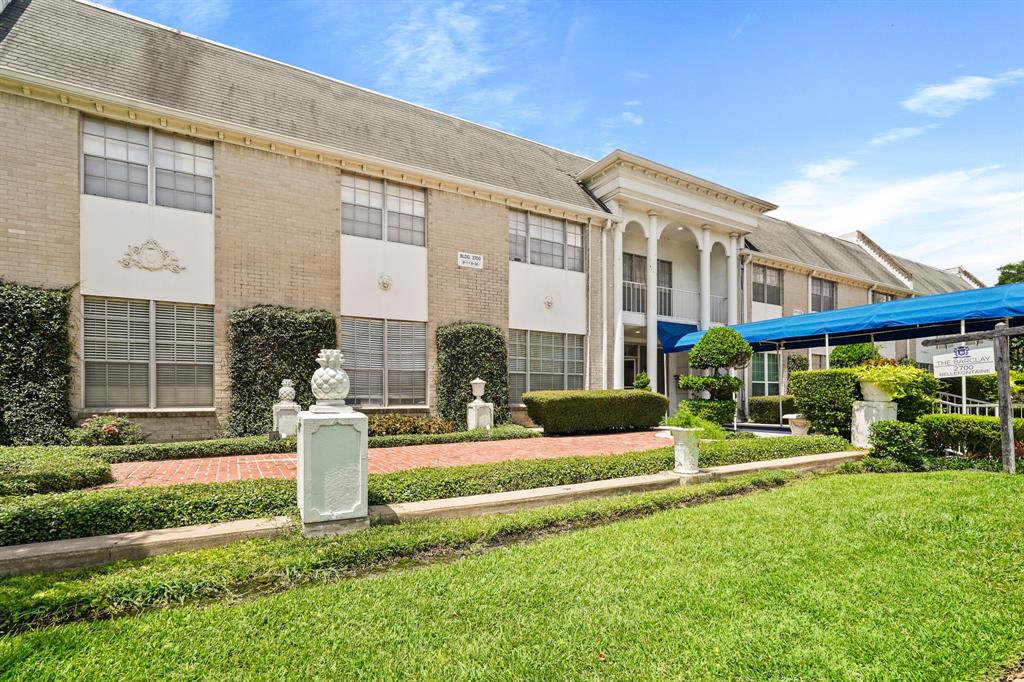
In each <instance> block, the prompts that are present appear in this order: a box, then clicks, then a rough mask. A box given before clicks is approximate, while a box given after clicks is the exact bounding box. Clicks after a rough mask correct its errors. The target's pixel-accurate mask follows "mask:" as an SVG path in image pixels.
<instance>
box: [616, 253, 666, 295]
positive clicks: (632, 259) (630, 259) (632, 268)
mask: <svg viewBox="0 0 1024 682" xmlns="http://www.w3.org/2000/svg"><path fill="white" fill-rule="evenodd" d="M622 281H623V282H632V283H634V284H646V283H647V256H638V255H637V254H635V253H623V254H622ZM658 286H659V287H661V288H664V289H671V288H672V261H667V260H661V259H660V258H659V259H658Z"/></svg>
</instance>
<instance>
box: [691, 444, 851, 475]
mask: <svg viewBox="0 0 1024 682" xmlns="http://www.w3.org/2000/svg"><path fill="white" fill-rule="evenodd" d="M851 447H852V446H851V445H850V443H849V442H848V441H847V440H846V439H844V438H840V437H838V436H779V437H778V438H754V439H753V440H750V439H740V440H728V439H727V440H720V441H711V442H709V443H701V444H700V455H699V457H698V459H697V463H698V464H699V465H700V466H701V468H704V467H717V466H725V465H726V464H742V463H744V462H764V461H767V460H771V459H783V458H785V457H800V456H802V455H821V454H825V453H828V452H844V451H846V450H849V449H850V448H851Z"/></svg>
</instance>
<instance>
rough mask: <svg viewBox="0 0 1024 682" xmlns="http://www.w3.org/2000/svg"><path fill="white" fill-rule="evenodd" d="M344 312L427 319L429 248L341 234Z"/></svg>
mask: <svg viewBox="0 0 1024 682" xmlns="http://www.w3.org/2000/svg"><path fill="white" fill-rule="evenodd" d="M341 314H342V315H351V316H353V317H375V318H387V319H390V320H411V321H415V322H425V321H426V320H427V250H426V248H424V247H422V246H411V245H409V244H399V243H396V242H385V241H381V240H380V239H368V238H366V237H353V236H351V235H344V234H343V235H342V236H341Z"/></svg>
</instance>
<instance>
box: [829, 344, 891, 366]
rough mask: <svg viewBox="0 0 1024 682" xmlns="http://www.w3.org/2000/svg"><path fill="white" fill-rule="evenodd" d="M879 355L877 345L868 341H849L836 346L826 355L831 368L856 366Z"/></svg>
mask: <svg viewBox="0 0 1024 682" xmlns="http://www.w3.org/2000/svg"><path fill="white" fill-rule="evenodd" d="M878 357H881V356H880V355H879V354H878V346H876V345H875V344H873V343H871V342H868V343H851V344H847V345H845V346H836V347H835V348H833V349H832V352H831V353H829V355H828V364H829V367H830V368H831V369H843V368H844V367H857V366H858V365H863V364H864V363H865V362H867V361H868V360H874V359H875V358H878Z"/></svg>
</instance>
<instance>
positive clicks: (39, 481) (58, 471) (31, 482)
mask: <svg viewBox="0 0 1024 682" xmlns="http://www.w3.org/2000/svg"><path fill="white" fill-rule="evenodd" d="M76 450H77V448H64V447H47V446H39V445H29V446H23V447H7V448H3V447H0V496H3V495H33V494H36V493H56V492H63V491H67V490H77V489H79V488H88V487H90V486H94V485H102V484H103V483H109V482H110V481H111V480H112V477H111V475H110V465H109V464H107V463H106V462H103V461H100V460H97V459H93V458H92V457H87V456H83V455H81V454H76V452H75V451H76Z"/></svg>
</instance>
